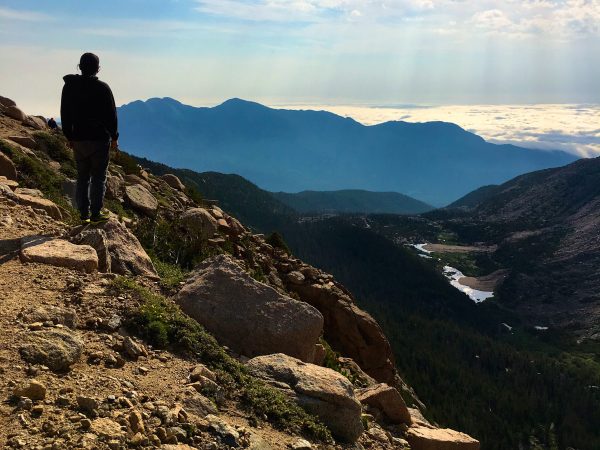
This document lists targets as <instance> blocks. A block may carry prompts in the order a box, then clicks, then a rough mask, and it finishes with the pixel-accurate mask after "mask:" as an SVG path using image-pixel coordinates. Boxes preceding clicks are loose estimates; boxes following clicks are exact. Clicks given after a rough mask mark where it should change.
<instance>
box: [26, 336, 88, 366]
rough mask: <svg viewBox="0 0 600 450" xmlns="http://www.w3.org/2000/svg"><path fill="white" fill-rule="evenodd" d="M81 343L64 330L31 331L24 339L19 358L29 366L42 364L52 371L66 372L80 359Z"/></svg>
mask: <svg viewBox="0 0 600 450" xmlns="http://www.w3.org/2000/svg"><path fill="white" fill-rule="evenodd" d="M82 352H83V342H82V341H81V340H80V339H79V338H78V337H77V336H75V334H73V332H68V331H66V330H58V329H53V330H47V331H33V332H30V333H29V334H28V335H26V337H25V343H24V344H23V345H22V346H21V348H20V353H21V357H22V358H23V359H24V360H25V361H27V362H28V363H30V364H43V365H45V366H47V367H49V368H50V369H51V370H54V371H64V370H68V369H69V368H70V367H71V366H72V365H73V364H75V363H76V362H77V361H78V360H79V358H80V357H81V353H82Z"/></svg>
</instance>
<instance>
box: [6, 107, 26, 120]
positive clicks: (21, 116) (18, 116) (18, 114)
mask: <svg viewBox="0 0 600 450" xmlns="http://www.w3.org/2000/svg"><path fill="white" fill-rule="evenodd" d="M4 114H6V115H7V116H8V117H10V118H12V119H15V120H18V121H20V122H23V121H24V120H25V119H27V114H25V113H24V112H23V111H21V109H20V108H19V107H18V106H16V105H12V106H9V107H8V108H6V111H4Z"/></svg>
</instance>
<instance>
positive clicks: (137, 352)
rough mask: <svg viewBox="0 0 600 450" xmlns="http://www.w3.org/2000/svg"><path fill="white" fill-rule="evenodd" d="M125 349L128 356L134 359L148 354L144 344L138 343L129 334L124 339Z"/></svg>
mask: <svg viewBox="0 0 600 450" xmlns="http://www.w3.org/2000/svg"><path fill="white" fill-rule="evenodd" d="M123 349H124V350H125V353H126V354H127V356H129V357H130V358H132V359H137V358H139V357H140V356H148V352H147V351H146V349H145V348H144V346H143V345H141V344H138V343H136V342H135V341H134V340H133V339H131V338H130V337H129V336H127V337H126V338H125V339H124V340H123Z"/></svg>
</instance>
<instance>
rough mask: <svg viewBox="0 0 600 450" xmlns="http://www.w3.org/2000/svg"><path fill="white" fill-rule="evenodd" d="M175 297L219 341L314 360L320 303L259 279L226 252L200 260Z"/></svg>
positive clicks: (246, 350)
mask: <svg viewBox="0 0 600 450" xmlns="http://www.w3.org/2000/svg"><path fill="white" fill-rule="evenodd" d="M175 301H176V302H177V303H178V304H179V305H180V306H181V308H182V309H183V311H185V312H186V313H187V314H188V315H190V316H191V317H193V318H194V319H196V320H197V321H198V322H200V323H201V324H202V325H203V326H204V327H205V328H206V329H207V330H208V331H209V332H211V333H212V334H214V336H215V337H216V338H217V339H218V340H219V342H220V343H222V344H224V345H227V346H229V347H230V348H231V349H233V350H234V351H235V352H238V353H241V354H243V355H246V356H249V357H252V356H256V355H264V354H269V353H285V354H287V355H291V356H294V357H296V358H299V359H301V360H303V361H312V360H313V357H314V350H315V345H316V343H317V341H318V338H319V335H320V334H321V330H322V327H323V316H321V314H320V313H319V311H317V310H316V309H315V308H313V307H312V306H310V305H308V304H306V303H303V302H299V301H297V300H294V299H292V298H290V297H287V296H285V295H282V294H280V293H279V292H277V291H276V290H275V289H273V288H272V287H270V286H267V285H265V284H263V283H260V282H258V281H256V280H254V279H253V278H252V277H251V276H250V275H248V274H247V273H246V272H245V271H244V270H243V269H242V268H241V267H240V266H239V265H238V264H237V263H236V262H234V260H233V259H232V258H231V257H229V256H225V255H218V256H216V257H213V258H210V259H208V260H206V261H205V262H203V263H202V264H200V265H199V266H198V268H197V269H196V270H195V271H194V273H193V274H192V276H191V277H190V279H189V280H188V281H187V283H186V284H185V286H183V288H182V289H181V291H180V292H179V294H178V295H177V296H176V297H175Z"/></svg>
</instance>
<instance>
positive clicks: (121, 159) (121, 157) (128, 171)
mask: <svg viewBox="0 0 600 450" xmlns="http://www.w3.org/2000/svg"><path fill="white" fill-rule="evenodd" d="M112 162H113V163H114V164H116V165H118V166H121V167H122V168H123V171H124V172H125V175H139V174H140V167H139V165H138V162H137V161H136V160H135V159H134V158H133V157H132V156H131V155H129V153H126V152H124V151H121V150H119V151H118V152H115V154H114V155H113V156H112Z"/></svg>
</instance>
